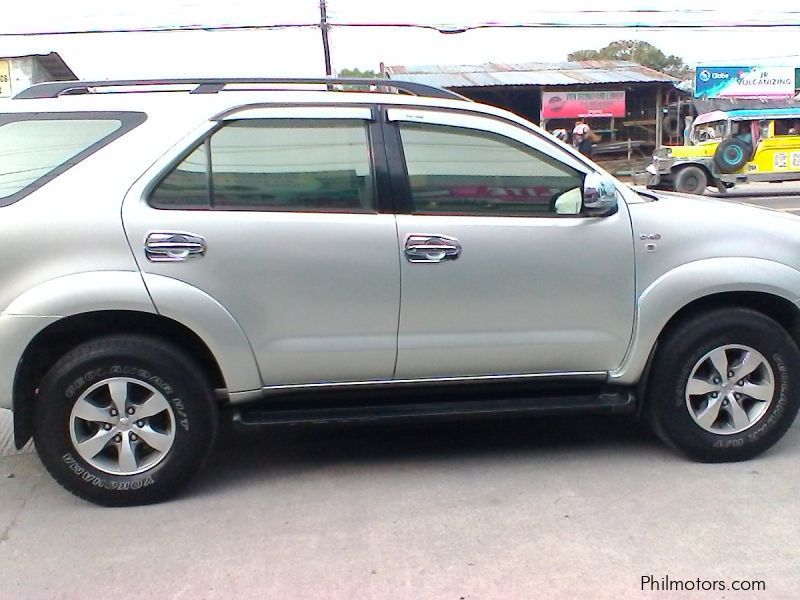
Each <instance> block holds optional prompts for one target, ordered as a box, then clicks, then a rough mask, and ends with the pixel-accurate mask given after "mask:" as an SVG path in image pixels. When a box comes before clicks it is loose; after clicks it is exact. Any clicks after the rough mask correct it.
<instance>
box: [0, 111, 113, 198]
mask: <svg viewBox="0 0 800 600" xmlns="http://www.w3.org/2000/svg"><path fill="white" fill-rule="evenodd" d="M121 127H122V121H121V120H119V119H58V118H55V119H51V118H48V119H41V118H39V119H31V120H20V121H12V122H10V123H5V124H4V125H0V202H1V201H2V200H4V199H10V198H11V196H14V195H15V194H18V193H19V192H21V191H23V190H24V189H25V188H28V187H29V186H31V185H32V184H34V183H35V182H37V181H40V180H42V179H45V178H47V176H48V175H51V174H53V173H54V172H55V171H57V170H58V169H59V168H62V167H66V166H71V164H72V163H75V162H77V159H78V158H79V155H81V154H82V153H86V152H87V151H88V150H89V149H90V148H91V147H92V146H94V145H96V144H98V143H99V142H100V141H101V140H103V139H105V138H108V137H109V136H111V134H113V133H114V132H116V131H118V130H119V129H120V128H121ZM62 170H63V168H62Z"/></svg>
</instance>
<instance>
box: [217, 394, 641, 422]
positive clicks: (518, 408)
mask: <svg viewBox="0 0 800 600" xmlns="http://www.w3.org/2000/svg"><path fill="white" fill-rule="evenodd" d="M635 409H636V400H635V397H634V395H633V392H631V391H630V390H620V391H614V392H605V393H601V394H593V395H579V396H554V397H536V398H512V399H502V400H497V399H496V400H466V401H449V402H430V403H412V404H372V405H356V406H345V407H331V408H319V407H317V408H305V409H288V410H287V409H285V408H281V409H269V408H264V407H258V408H255V407H254V408H247V407H240V408H238V409H234V412H233V422H234V423H235V424H236V425H239V426H242V427H247V426H262V425H296V424H300V423H347V422H370V421H394V420H397V421H403V420H415V419H436V418H440V419H447V418H462V417H468V416H492V415H510V414H524V413H529V414H530V413H533V414H558V413H562V412H602V413H624V412H633V411H634V410H635Z"/></svg>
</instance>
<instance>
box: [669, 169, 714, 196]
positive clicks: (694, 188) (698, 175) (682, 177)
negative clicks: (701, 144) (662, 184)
mask: <svg viewBox="0 0 800 600" xmlns="http://www.w3.org/2000/svg"><path fill="white" fill-rule="evenodd" d="M674 182H675V183H674V187H675V191H676V192H681V193H683V194H702V193H703V192H705V191H706V187H708V175H707V174H706V172H705V171H704V170H703V169H702V168H701V167H696V166H694V165H688V166H686V167H681V168H680V169H679V170H678V172H677V173H676V174H675V177H674Z"/></svg>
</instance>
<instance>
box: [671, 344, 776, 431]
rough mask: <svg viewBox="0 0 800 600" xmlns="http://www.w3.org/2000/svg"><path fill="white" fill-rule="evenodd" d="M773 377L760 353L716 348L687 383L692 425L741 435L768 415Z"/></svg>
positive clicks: (736, 347) (739, 347) (740, 348)
mask: <svg viewBox="0 0 800 600" xmlns="http://www.w3.org/2000/svg"><path fill="white" fill-rule="evenodd" d="M775 389H776V388H775V376H774V373H773V371H772V367H771V366H770V364H769V361H768V360H767V359H766V358H765V357H764V355H763V354H761V353H760V352H758V350H755V349H753V348H750V347H749V346H742V345H735V344H731V345H726V346H721V347H719V348H716V349H714V350H712V351H711V352H709V353H708V354H706V355H705V356H703V357H702V358H701V359H700V360H699V361H697V363H695V365H694V367H693V368H692V371H691V373H690V375H689V380H688V381H687V383H686V394H685V396H686V407H687V409H688V410H689V414H690V415H691V417H692V419H693V420H694V422H695V423H696V424H697V425H698V426H700V427H701V428H703V429H704V430H706V431H708V432H710V433H714V434H718V435H733V434H736V433H741V432H742V431H745V430H746V429H749V428H750V427H752V426H753V425H755V424H756V423H757V422H758V421H759V420H760V419H761V418H763V417H764V415H766V414H767V411H768V410H769V407H770V405H771V404H772V401H773V397H774V395H775Z"/></svg>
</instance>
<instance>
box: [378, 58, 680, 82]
mask: <svg viewBox="0 0 800 600" xmlns="http://www.w3.org/2000/svg"><path fill="white" fill-rule="evenodd" d="M386 72H387V74H388V75H389V77H391V78H392V79H401V80H403V81H413V82H415V83H424V84H428V85H434V86H438V87H446V88H461V87H490V86H507V85H538V86H559V85H586V84H597V83H657V82H663V83H676V82H677V81H678V80H677V79H675V78H674V77H670V76H669V75H666V74H664V73H661V72H659V71H656V70H654V69H651V68H649V67H644V66H642V65H640V64H637V63H633V62H626V61H613V60H587V61H580V62H562V63H521V64H506V63H487V64H484V65H452V66H443V65H426V66H418V67H406V66H403V65H398V66H393V67H386Z"/></svg>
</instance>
